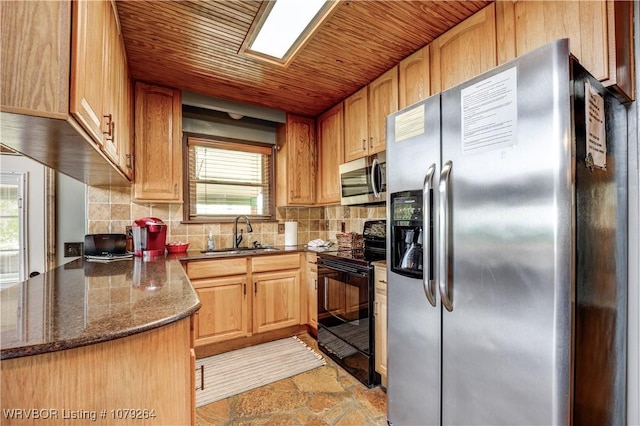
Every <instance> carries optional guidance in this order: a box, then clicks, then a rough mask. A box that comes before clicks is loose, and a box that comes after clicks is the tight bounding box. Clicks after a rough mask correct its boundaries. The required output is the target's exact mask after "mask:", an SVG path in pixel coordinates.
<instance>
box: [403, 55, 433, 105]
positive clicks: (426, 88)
mask: <svg viewBox="0 0 640 426" xmlns="http://www.w3.org/2000/svg"><path fill="white" fill-rule="evenodd" d="M429 76H430V73H429V46H428V45H427V46H425V47H423V48H422V49H420V50H418V51H417V52H415V53H414V54H412V55H411V56H408V57H406V58H405V59H403V60H402V61H400V64H398V107H399V108H400V109H402V108H405V107H407V106H409V105H412V104H414V103H416V102H418V101H421V100H423V99H426V98H428V97H429V96H430V95H431V84H430V81H429Z"/></svg>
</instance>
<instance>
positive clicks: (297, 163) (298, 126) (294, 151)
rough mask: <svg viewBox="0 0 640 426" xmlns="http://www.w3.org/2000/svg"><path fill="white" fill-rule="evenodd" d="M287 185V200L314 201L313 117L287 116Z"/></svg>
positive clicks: (300, 202)
mask: <svg viewBox="0 0 640 426" xmlns="http://www.w3.org/2000/svg"><path fill="white" fill-rule="evenodd" d="M287 148H288V151H289V152H288V154H287V160H288V163H287V187H288V190H289V202H290V203H293V204H307V205H308V204H314V202H315V198H316V197H315V183H316V182H315V153H316V143H315V122H314V121H313V119H310V118H304V117H297V116H293V115H290V116H288V117H287Z"/></svg>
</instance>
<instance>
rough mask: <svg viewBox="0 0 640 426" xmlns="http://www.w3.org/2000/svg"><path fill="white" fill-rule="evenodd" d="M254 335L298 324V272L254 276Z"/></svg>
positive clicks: (265, 273) (266, 273) (267, 273)
mask: <svg viewBox="0 0 640 426" xmlns="http://www.w3.org/2000/svg"><path fill="white" fill-rule="evenodd" d="M253 292H254V293H253V296H254V297H253V332H254V333H262V332H266V331H271V330H277V329H279V328H284V327H289V326H294V325H298V324H300V271H299V270H296V271H279V272H264V273H260V274H254V275H253Z"/></svg>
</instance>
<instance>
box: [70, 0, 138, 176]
mask: <svg viewBox="0 0 640 426" xmlns="http://www.w3.org/2000/svg"><path fill="white" fill-rule="evenodd" d="M114 7H115V6H114V3H112V2H108V1H77V2H75V3H74V7H73V22H74V23H76V25H74V26H73V33H72V49H71V58H72V62H71V97H70V99H71V104H70V112H71V115H72V116H73V117H75V118H76V120H78V122H80V124H82V127H84V129H85V130H86V131H87V132H88V133H89V135H90V136H91V137H92V138H93V140H94V141H95V142H96V143H97V144H98V145H99V146H100V149H101V150H102V151H103V152H104V153H105V155H106V156H107V157H108V158H109V159H110V160H111V161H112V162H113V163H114V164H115V165H116V166H117V167H118V168H120V170H121V171H122V173H124V174H125V175H126V176H127V177H128V178H129V179H132V178H133V171H132V167H131V166H132V164H131V161H130V157H131V127H132V114H131V107H126V105H125V104H126V103H127V102H128V100H130V89H129V88H128V84H130V82H129V71H128V67H127V60H126V55H125V53H124V52H125V48H124V42H123V41H122V37H121V36H120V28H119V27H118V16H117V12H116V10H115V9H114Z"/></svg>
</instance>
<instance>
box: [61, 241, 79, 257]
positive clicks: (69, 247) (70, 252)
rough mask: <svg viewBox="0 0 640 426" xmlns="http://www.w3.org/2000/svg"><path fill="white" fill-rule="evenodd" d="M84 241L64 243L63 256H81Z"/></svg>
mask: <svg viewBox="0 0 640 426" xmlns="http://www.w3.org/2000/svg"><path fill="white" fill-rule="evenodd" d="M83 250H84V243H64V257H78V256H82V252H83Z"/></svg>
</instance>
